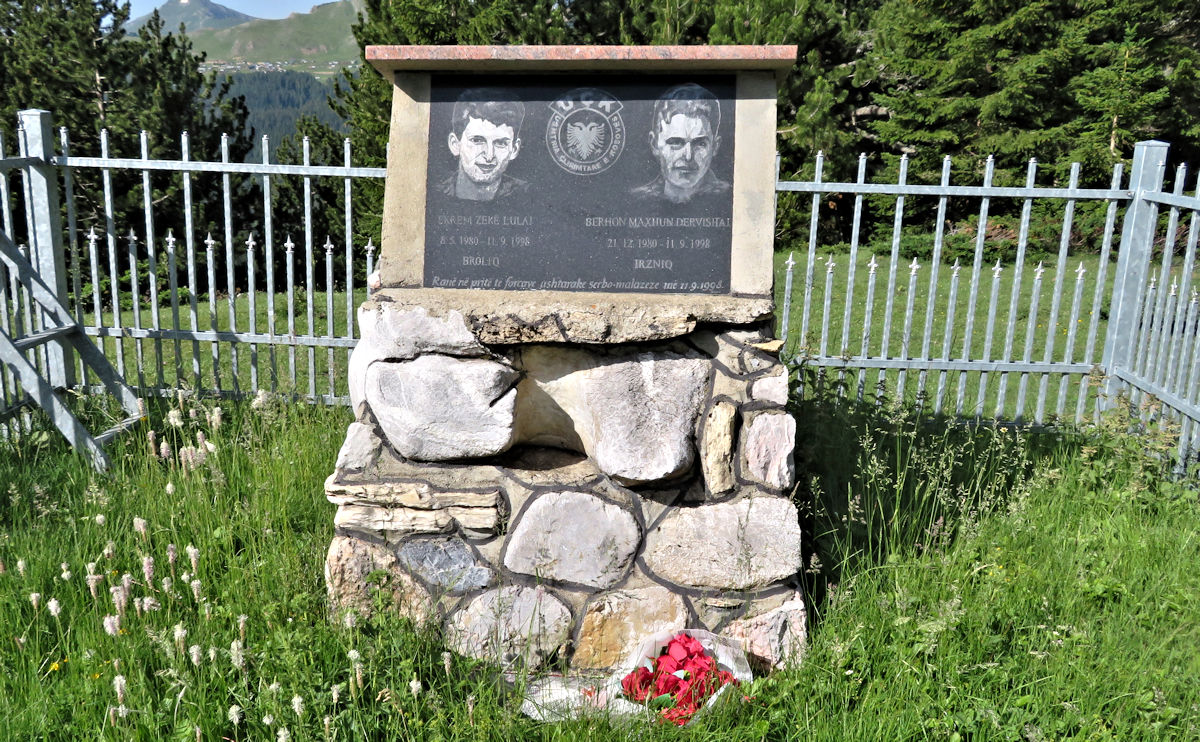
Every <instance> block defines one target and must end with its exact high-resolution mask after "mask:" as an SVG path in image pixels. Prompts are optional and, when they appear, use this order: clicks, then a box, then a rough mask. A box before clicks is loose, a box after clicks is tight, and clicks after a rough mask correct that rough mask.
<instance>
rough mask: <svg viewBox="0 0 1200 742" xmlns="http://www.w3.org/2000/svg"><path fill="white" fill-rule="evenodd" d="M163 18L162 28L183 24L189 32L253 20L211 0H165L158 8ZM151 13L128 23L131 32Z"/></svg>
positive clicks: (172, 27)
mask: <svg viewBox="0 0 1200 742" xmlns="http://www.w3.org/2000/svg"><path fill="white" fill-rule="evenodd" d="M158 14H159V16H160V17H161V18H162V19H163V28H165V29H166V30H167V31H168V32H174V31H176V30H177V29H178V28H179V25H180V24H183V25H184V26H185V27H186V28H187V29H188V33H189V34H190V33H191V32H193V31H200V30H203V29H213V30H216V29H222V28H229V27H231V26H236V25H238V24H240V23H247V22H249V21H253V20H255V18H254V16H252V15H246V14H245V13H239V12H237V11H236V10H233V9H231V8H226V7H225V6H224V5H220V4H218V3H214V2H212V0H167V2H165V3H163V4H162V6H161V7H159V8H158ZM151 15H152V14H151V13H147V14H146V15H144V16H142V17H140V18H135V19H134V20H133V21H132V22H130V24H129V30H130V32H131V33H133V32H135V31H137V29H139V28H141V27H142V26H144V25H145V24H146V22H147V21H149V20H150V16H151Z"/></svg>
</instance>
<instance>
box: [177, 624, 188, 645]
mask: <svg viewBox="0 0 1200 742" xmlns="http://www.w3.org/2000/svg"><path fill="white" fill-rule="evenodd" d="M174 638H175V644H176V645H177V646H178V647H179V651H181V652H182V651H183V642H184V640H185V639H187V629H185V628H184V627H183V624H182V623H177V624H175V632H174Z"/></svg>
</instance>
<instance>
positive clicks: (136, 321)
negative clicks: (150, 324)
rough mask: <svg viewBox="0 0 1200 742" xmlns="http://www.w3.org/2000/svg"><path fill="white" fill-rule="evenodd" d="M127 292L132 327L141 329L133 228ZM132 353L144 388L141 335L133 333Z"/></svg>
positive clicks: (130, 236)
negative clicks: (131, 315)
mask: <svg viewBox="0 0 1200 742" xmlns="http://www.w3.org/2000/svg"><path fill="white" fill-rule="evenodd" d="M126 239H128V240H129V291H130V294H131V296H130V298H131V299H132V301H133V326H134V329H137V330H140V329H142V301H141V297H142V293H141V291H140V290H139V288H138V279H137V243H138V239H137V233H136V232H134V231H133V227H130V228H129V236H128V237H127V238H126ZM133 353H134V356H135V357H136V358H137V373H138V387H140V388H143V389H144V388H145V387H146V359H145V355H144V348H143V347H142V338H141V333H134V339H133Z"/></svg>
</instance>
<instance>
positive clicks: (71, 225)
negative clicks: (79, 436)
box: [0, 126, 88, 387]
mask: <svg viewBox="0 0 1200 742" xmlns="http://www.w3.org/2000/svg"><path fill="white" fill-rule="evenodd" d="M58 141H59V149H61V150H62V156H63V157H70V156H71V137H70V135H69V134H68V132H67V127H65V126H62V127H59V130H58ZM3 157H4V154H3V152H2V151H0V159H2V158H3ZM62 174H63V200H64V201H65V202H66V203H65V204H64V205H65V206H66V209H67V234H66V241H67V249H68V251H69V252H70V257H71V269H70V270H71V296H72V298H73V302H72V304H71V313H72V314H73V315H74V316H75V321H76V322H77V323H79V324H80V325H82V324H83V277H82V272H83V266H82V265H80V262H79V221H78V217H77V216H76V214H75V173H74V170H73V169H72V168H70V167H68V166H66V165H64V166H63V168H62ZM0 180H3V177H2V176H0ZM77 379H78V381H79V383H80V384H82V385H83V386H84V387H86V386H87V385H88V367H87V364H86V363H84V362H83V359H82V358H80V359H79V375H78V377H77Z"/></svg>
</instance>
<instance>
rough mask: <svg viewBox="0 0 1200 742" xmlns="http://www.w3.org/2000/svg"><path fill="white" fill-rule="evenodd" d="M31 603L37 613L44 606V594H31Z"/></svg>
mask: <svg viewBox="0 0 1200 742" xmlns="http://www.w3.org/2000/svg"><path fill="white" fill-rule="evenodd" d="M29 602H30V603H32V604H33V610H35V611H36V610H37V609H38V608H40V607H41V605H42V594H41V593H30V594H29Z"/></svg>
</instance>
